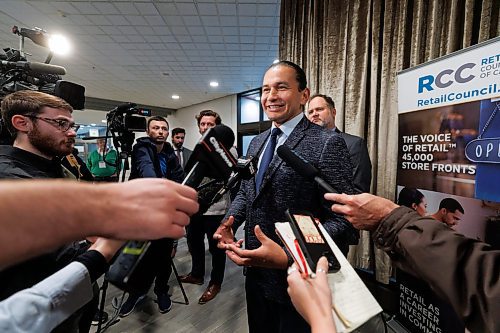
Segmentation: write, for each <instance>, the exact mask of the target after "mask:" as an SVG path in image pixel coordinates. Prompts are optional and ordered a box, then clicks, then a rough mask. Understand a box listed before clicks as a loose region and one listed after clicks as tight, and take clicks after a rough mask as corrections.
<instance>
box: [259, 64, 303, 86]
mask: <svg viewBox="0 0 500 333" xmlns="http://www.w3.org/2000/svg"><path fill="white" fill-rule="evenodd" d="M278 66H286V67H290V68H292V69H294V70H295V78H296V79H297V82H298V83H299V91H302V90H304V89H306V88H307V78H306V73H305V72H304V70H303V69H302V68H301V67H300V66H299V65H297V64H295V63H293V62H291V61H287V60H281V61H278V62H277V63H275V64H272V65H271V66H269V68H268V69H267V70H266V73H267V72H268V71H269V70H270V69H271V68H274V67H278Z"/></svg>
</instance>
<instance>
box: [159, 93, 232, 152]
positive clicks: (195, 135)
mask: <svg viewBox="0 0 500 333" xmlns="http://www.w3.org/2000/svg"><path fill="white" fill-rule="evenodd" d="M236 103H237V96H236V95H229V96H226V97H222V98H218V99H214V100H211V101H208V102H205V103H200V104H196V105H191V106H188V107H185V108H182V109H179V110H177V111H176V112H175V113H174V114H173V115H171V116H169V117H168V118H167V120H168V123H169V125H170V129H172V128H175V127H182V128H184V129H185V130H186V140H185V142H184V146H185V147H186V148H189V149H193V147H194V146H195V144H196V143H197V142H198V140H199V139H200V133H199V132H198V125H197V123H196V119H195V118H194V116H195V115H197V114H198V113H199V112H200V111H201V110H206V109H210V110H214V111H215V112H217V113H218V114H220V116H221V118H222V123H223V124H224V125H226V126H229V127H231V129H232V130H233V131H234V133H235V136H236V121H237V104H236ZM168 141H169V142H171V141H170V137H169V139H168ZM235 144H236V142H235Z"/></svg>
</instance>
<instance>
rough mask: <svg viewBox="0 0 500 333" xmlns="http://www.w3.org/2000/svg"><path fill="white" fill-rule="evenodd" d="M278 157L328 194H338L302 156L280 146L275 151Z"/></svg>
mask: <svg viewBox="0 0 500 333" xmlns="http://www.w3.org/2000/svg"><path fill="white" fill-rule="evenodd" d="M276 152H277V153H278V156H279V157H281V159H282V160H283V161H285V162H286V163H287V164H288V165H289V166H290V167H292V169H293V170H295V171H296V172H297V173H298V174H299V175H301V176H302V177H304V178H306V179H308V180H314V181H315V182H316V183H318V185H319V186H320V187H321V188H323V189H324V190H325V191H327V192H329V193H338V191H336V190H335V189H334V188H333V187H332V186H331V185H330V184H328V183H327V182H326V181H325V180H324V179H323V178H321V173H320V171H319V170H318V169H316V168H315V167H314V166H313V165H312V164H311V163H309V162H308V161H306V160H305V159H304V158H303V157H302V156H300V155H299V154H297V153H296V152H295V151H293V150H292V149H290V148H288V147H287V146H285V145H281V146H279V147H278V149H277V150H276Z"/></svg>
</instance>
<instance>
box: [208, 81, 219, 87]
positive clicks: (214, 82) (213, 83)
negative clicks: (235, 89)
mask: <svg viewBox="0 0 500 333" xmlns="http://www.w3.org/2000/svg"><path fill="white" fill-rule="evenodd" d="M218 86H219V82H217V81H212V82H210V87H218Z"/></svg>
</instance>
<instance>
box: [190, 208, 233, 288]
mask: <svg viewBox="0 0 500 333" xmlns="http://www.w3.org/2000/svg"><path fill="white" fill-rule="evenodd" d="M223 218H224V215H195V216H193V217H192V218H191V222H190V223H189V226H188V229H187V241H188V244H189V251H190V252H191V263H192V266H191V275H192V276H194V277H197V278H203V277H205V235H206V236H207V239H208V250H209V251H210V254H211V255H212V272H211V273H210V281H211V282H212V283H216V284H222V281H223V280H224V270H225V269H226V252H225V250H223V249H219V248H218V247H217V241H216V240H214V238H213V236H214V233H215V231H216V230H217V228H218V227H219V225H220V222H221V221H222V219H223Z"/></svg>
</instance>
